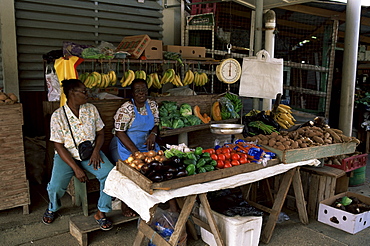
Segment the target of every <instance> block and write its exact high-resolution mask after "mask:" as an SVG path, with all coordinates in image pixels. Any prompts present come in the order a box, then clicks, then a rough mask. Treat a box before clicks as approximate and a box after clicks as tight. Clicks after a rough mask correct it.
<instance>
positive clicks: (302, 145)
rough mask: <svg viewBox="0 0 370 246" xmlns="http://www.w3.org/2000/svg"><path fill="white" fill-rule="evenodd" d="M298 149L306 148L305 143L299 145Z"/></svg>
mask: <svg viewBox="0 0 370 246" xmlns="http://www.w3.org/2000/svg"><path fill="white" fill-rule="evenodd" d="M299 147H301V148H307V144H306V143H301V144H300V145H299Z"/></svg>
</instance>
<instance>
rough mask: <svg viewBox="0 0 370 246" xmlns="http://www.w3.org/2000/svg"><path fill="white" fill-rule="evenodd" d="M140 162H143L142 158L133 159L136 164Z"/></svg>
mask: <svg viewBox="0 0 370 246" xmlns="http://www.w3.org/2000/svg"><path fill="white" fill-rule="evenodd" d="M140 162H142V160H141V159H135V160H133V161H132V163H133V164H135V165H137V164H139V163H140Z"/></svg>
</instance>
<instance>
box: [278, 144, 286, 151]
mask: <svg viewBox="0 0 370 246" xmlns="http://www.w3.org/2000/svg"><path fill="white" fill-rule="evenodd" d="M277 149H278V150H285V147H284V145H279V146H277Z"/></svg>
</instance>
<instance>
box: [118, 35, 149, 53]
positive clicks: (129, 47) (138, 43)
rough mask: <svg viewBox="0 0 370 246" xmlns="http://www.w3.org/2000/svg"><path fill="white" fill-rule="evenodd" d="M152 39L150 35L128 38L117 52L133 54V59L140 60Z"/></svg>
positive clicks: (119, 46)
mask: <svg viewBox="0 0 370 246" xmlns="http://www.w3.org/2000/svg"><path fill="white" fill-rule="evenodd" d="M149 42H150V38H149V36H148V35H137V36H128V37H125V38H123V40H122V41H121V43H120V44H119V45H118V46H117V49H116V50H117V51H126V52H128V53H130V54H131V58H135V59H138V58H139V57H140V56H141V54H142V53H143V52H144V50H145V48H146V47H147V46H148V44H149Z"/></svg>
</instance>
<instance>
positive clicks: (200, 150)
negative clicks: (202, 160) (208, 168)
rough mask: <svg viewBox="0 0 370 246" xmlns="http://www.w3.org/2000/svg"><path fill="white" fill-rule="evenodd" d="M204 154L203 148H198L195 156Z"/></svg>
mask: <svg viewBox="0 0 370 246" xmlns="http://www.w3.org/2000/svg"><path fill="white" fill-rule="evenodd" d="M202 153H203V148H202V147H196V148H195V151H194V154H196V155H201V154H202Z"/></svg>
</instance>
